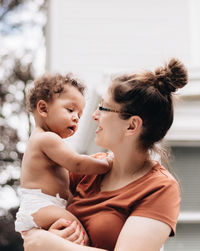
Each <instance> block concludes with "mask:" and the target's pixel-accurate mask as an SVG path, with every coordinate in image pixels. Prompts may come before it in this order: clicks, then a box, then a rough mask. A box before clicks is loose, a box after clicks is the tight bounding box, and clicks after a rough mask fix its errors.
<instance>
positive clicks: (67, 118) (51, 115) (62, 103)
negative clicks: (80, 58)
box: [46, 86, 85, 138]
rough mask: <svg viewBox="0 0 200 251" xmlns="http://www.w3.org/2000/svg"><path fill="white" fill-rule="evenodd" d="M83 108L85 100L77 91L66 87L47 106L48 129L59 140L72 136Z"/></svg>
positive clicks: (71, 87)
mask: <svg viewBox="0 0 200 251" xmlns="http://www.w3.org/2000/svg"><path fill="white" fill-rule="evenodd" d="M84 107H85V99H84V96H83V95H82V94H81V93H80V92H79V90H78V89H76V88H75V87H73V86H66V87H65V91H64V92H62V93H61V94H60V95H59V96H58V97H55V98H54V100H53V101H52V102H51V103H49V104H48V116H47V119H46V123H47V126H48V128H49V129H50V131H52V132H55V133H57V134H58V135H59V136H60V137H61V138H67V137H70V136H72V135H73V134H74V133H75V132H76V130H77V128H78V123H79V119H80V117H81V115H82V113H83V109H84Z"/></svg>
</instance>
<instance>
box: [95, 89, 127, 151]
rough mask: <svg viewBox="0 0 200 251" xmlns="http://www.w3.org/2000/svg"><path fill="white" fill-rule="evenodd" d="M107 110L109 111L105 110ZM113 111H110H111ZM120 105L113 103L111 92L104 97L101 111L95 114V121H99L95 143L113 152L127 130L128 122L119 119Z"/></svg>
mask: <svg viewBox="0 0 200 251" xmlns="http://www.w3.org/2000/svg"><path fill="white" fill-rule="evenodd" d="M104 108H107V109H104ZM110 109H111V110H112V111H109V110H110ZM118 111H120V105H119V104H117V103H116V102H114V101H113V99H112V97H111V94H110V91H109V90H107V92H106V93H105V94H104V95H103V96H102V100H101V104H100V110H99V108H97V110H96V111H95V112H94V113H93V119H94V120H95V121H97V123H98V127H97V130H96V137H95V142H96V144H97V145H99V146H101V147H103V148H106V149H109V150H113V149H114V148H115V147H116V146H117V145H119V144H120V143H121V142H122V140H123V138H124V132H125V129H126V128H127V127H126V126H127V121H126V120H122V119H121V118H120V117H119V113H118Z"/></svg>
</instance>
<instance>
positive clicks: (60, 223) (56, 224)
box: [49, 218, 71, 230]
mask: <svg viewBox="0 0 200 251" xmlns="http://www.w3.org/2000/svg"><path fill="white" fill-rule="evenodd" d="M70 224H71V221H68V220H65V219H63V218H61V219H58V220H57V221H55V222H54V223H53V224H52V225H51V226H50V228H49V230H52V229H57V230H61V229H63V228H66V227H68V226H69V225H70Z"/></svg>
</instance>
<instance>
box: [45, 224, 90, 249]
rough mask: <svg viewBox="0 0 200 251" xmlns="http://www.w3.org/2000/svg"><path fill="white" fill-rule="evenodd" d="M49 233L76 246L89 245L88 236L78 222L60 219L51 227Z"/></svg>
mask: <svg viewBox="0 0 200 251" xmlns="http://www.w3.org/2000/svg"><path fill="white" fill-rule="evenodd" d="M48 231H49V232H51V233H53V234H55V235H58V236H59V237H62V238H63V239H66V240H68V241H71V242H74V243H76V244H81V245H86V244H87V238H86V234H85V232H83V231H82V230H81V226H80V225H79V224H78V222H77V221H73V222H71V221H67V220H65V219H59V220H57V221H56V222H54V223H53V224H52V225H51V227H50V228H49V230H48Z"/></svg>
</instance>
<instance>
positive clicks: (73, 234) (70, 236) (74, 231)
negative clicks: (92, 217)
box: [61, 221, 80, 241]
mask: <svg viewBox="0 0 200 251" xmlns="http://www.w3.org/2000/svg"><path fill="white" fill-rule="evenodd" d="M61 232H62V233H61V234H62V238H64V239H67V240H69V241H75V240H76V239H78V238H79V235H80V227H79V225H78V223H77V222H76V221H73V222H72V224H71V225H70V226H69V227H67V228H65V229H63V230H62V231H61Z"/></svg>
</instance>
